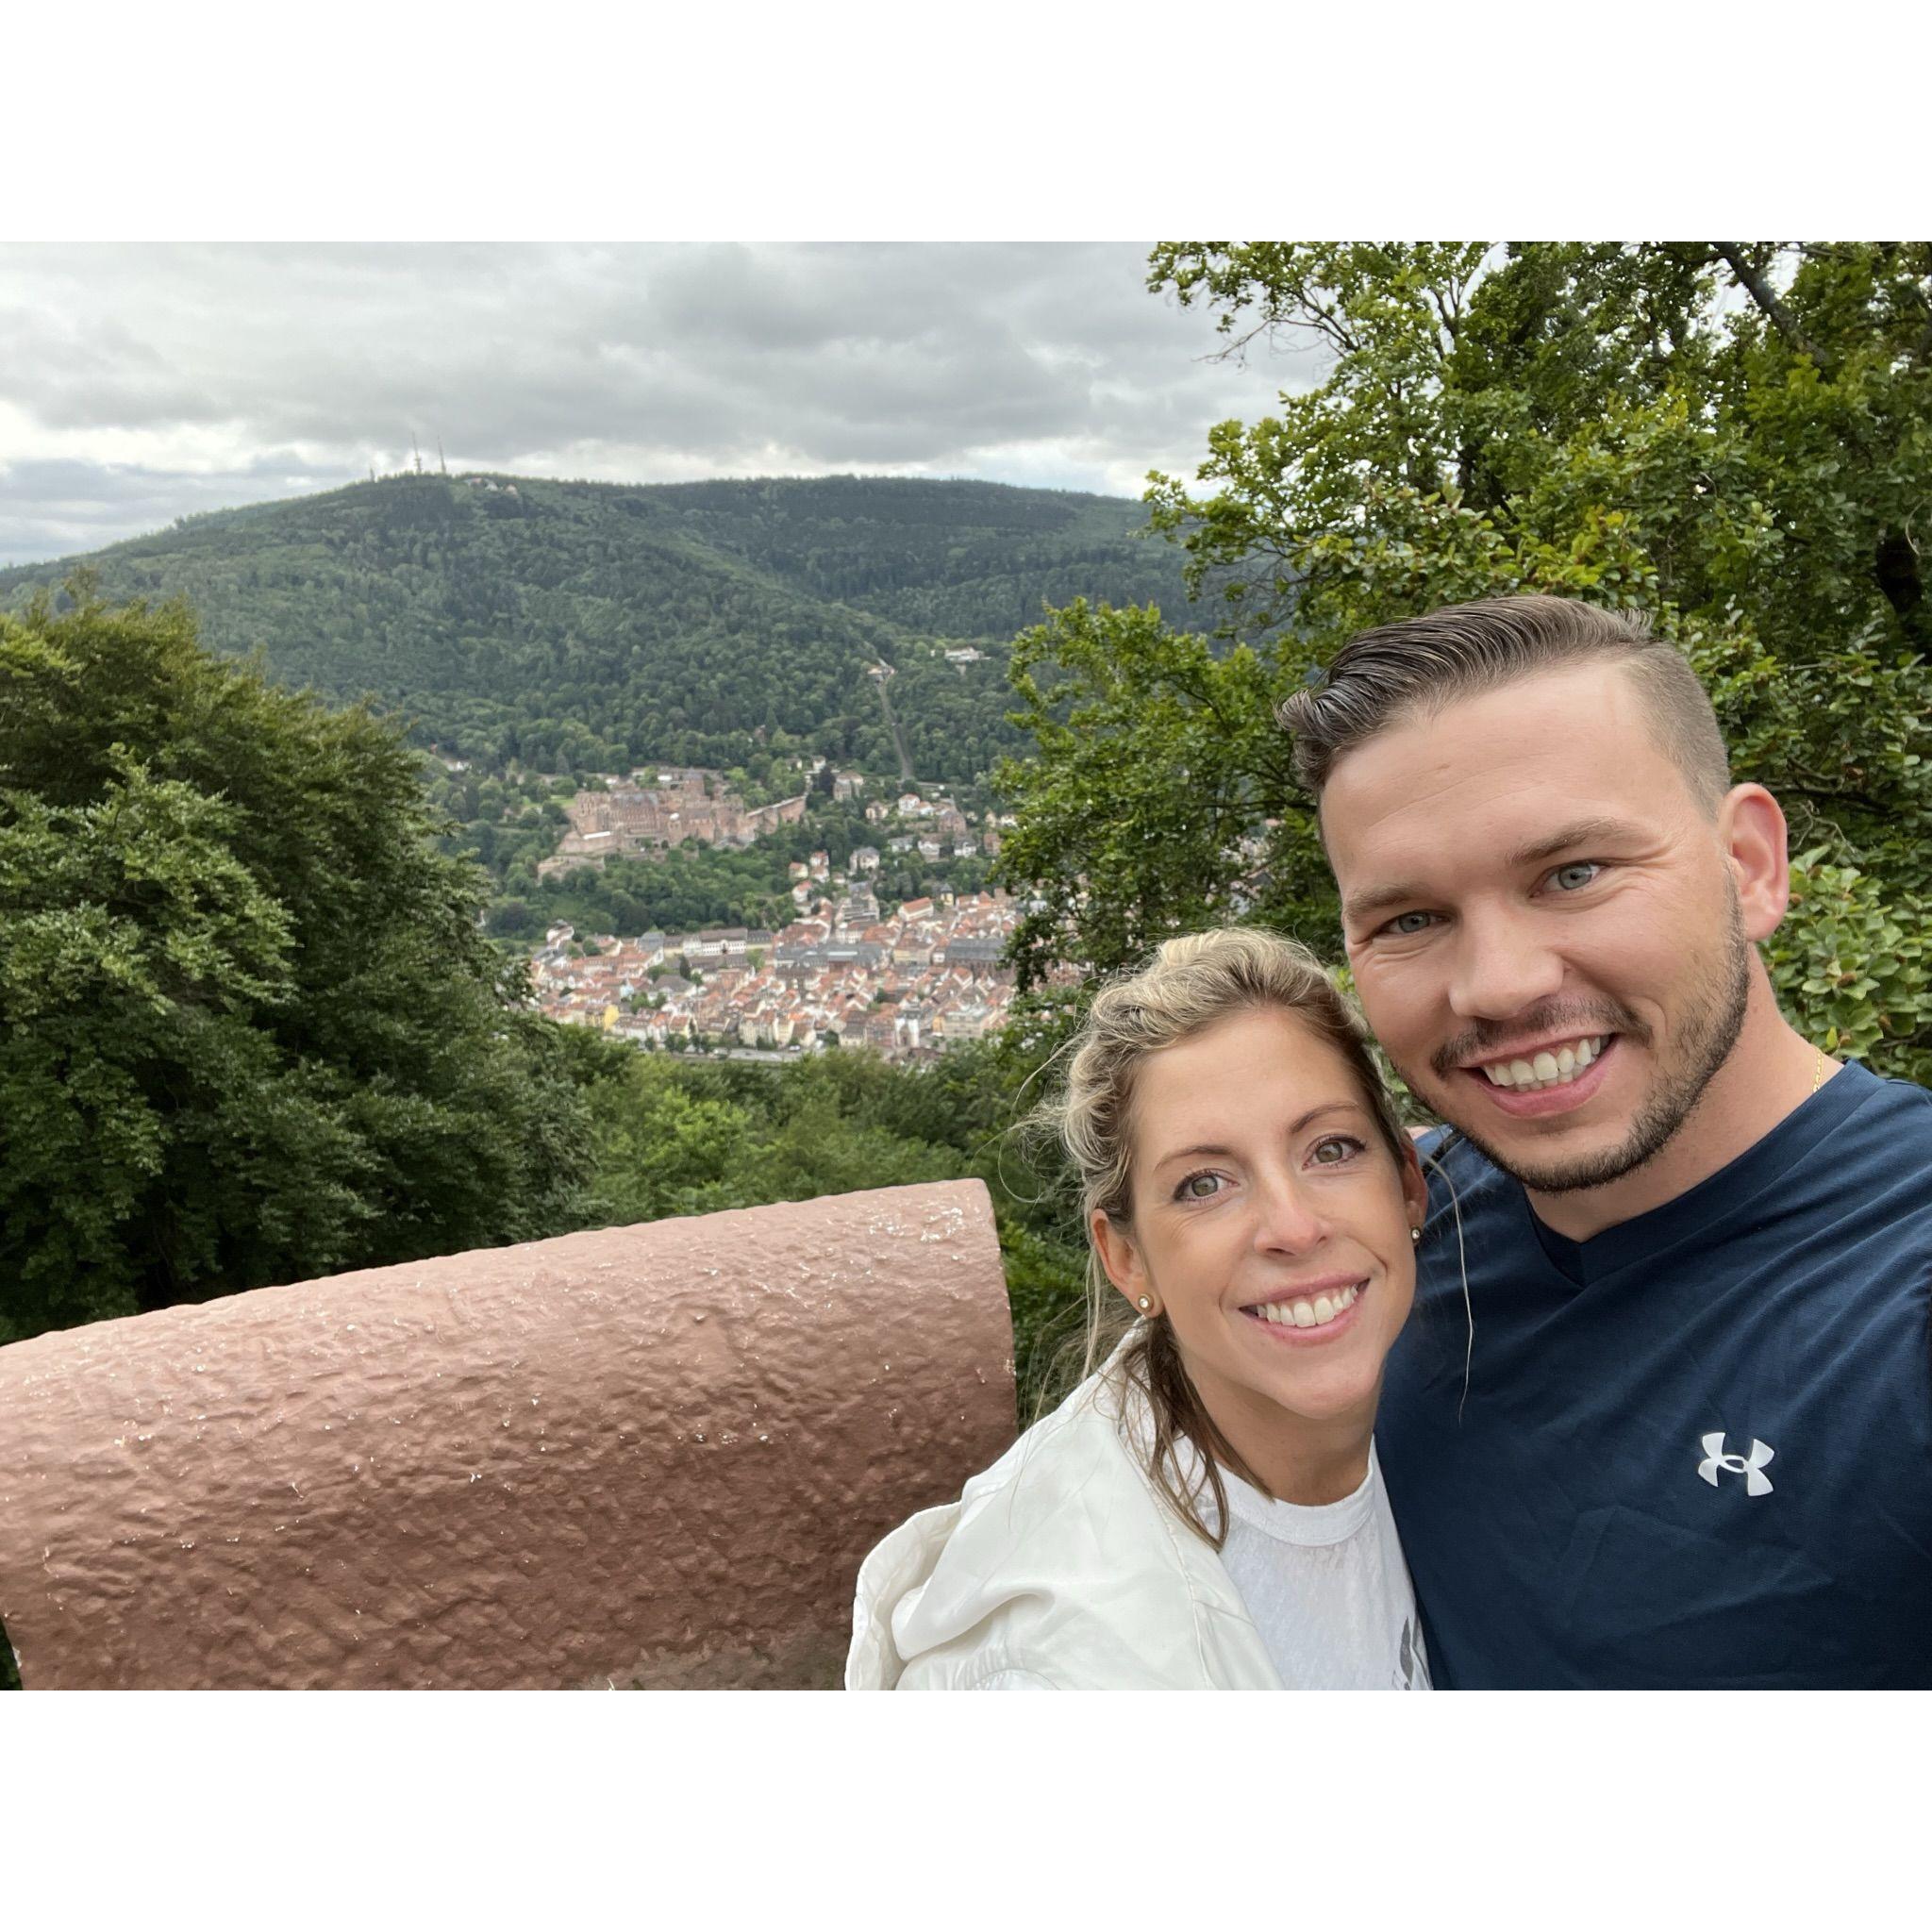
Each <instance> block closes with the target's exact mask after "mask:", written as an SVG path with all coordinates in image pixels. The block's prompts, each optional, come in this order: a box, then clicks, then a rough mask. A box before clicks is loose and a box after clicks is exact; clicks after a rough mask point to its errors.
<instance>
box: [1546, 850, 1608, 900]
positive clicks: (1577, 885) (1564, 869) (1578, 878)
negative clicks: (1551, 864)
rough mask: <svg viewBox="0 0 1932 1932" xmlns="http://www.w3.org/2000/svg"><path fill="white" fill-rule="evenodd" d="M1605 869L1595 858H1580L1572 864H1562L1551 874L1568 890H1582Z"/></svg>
mask: <svg viewBox="0 0 1932 1932" xmlns="http://www.w3.org/2000/svg"><path fill="white" fill-rule="evenodd" d="M1602 870H1603V867H1602V866H1600V865H1599V864H1598V863H1597V862H1596V860H1595V859H1593V858H1579V859H1577V860H1576V861H1575V862H1574V864H1572V865H1561V866H1558V867H1557V870H1556V871H1555V872H1554V873H1552V874H1550V876H1551V878H1552V879H1553V880H1554V881H1555V883H1556V884H1557V885H1558V886H1559V887H1561V888H1562V890H1563V891H1566V892H1575V891H1581V890H1582V889H1583V888H1584V887H1585V886H1587V885H1589V884H1590V882H1591V880H1592V879H1593V878H1595V877H1596V875H1597V874H1598V873H1600V872H1601V871H1602Z"/></svg>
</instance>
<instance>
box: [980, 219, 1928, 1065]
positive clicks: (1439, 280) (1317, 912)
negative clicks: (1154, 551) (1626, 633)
mask: <svg viewBox="0 0 1932 1932" xmlns="http://www.w3.org/2000/svg"><path fill="white" fill-rule="evenodd" d="M1150 270H1151V272H1150V275H1149V282H1150V286H1151V287H1153V288H1155V289H1157V290H1167V291H1172V292H1173V293H1174V295H1175V296H1176V297H1177V298H1178V299H1179V301H1181V302H1182V303H1183V304H1184V305H1191V304H1196V303H1200V304H1206V305H1208V306H1209V307H1211V308H1214V309H1215V310H1216V311H1217V312H1218V315H1219V325H1220V327H1221V328H1222V329H1223V331H1224V333H1225V334H1226V335H1227V337H1228V339H1229V352H1230V353H1245V352H1246V351H1247V350H1248V349H1249V348H1250V347H1252V346H1254V345H1256V344H1257V343H1260V342H1264V341H1269V340H1270V339H1273V338H1274V337H1277V336H1283V335H1286V336H1291V337H1298V338H1301V339H1303V340H1307V341H1316V342H1318V343H1319V344H1320V345H1321V346H1322V348H1323V349H1324V352H1325V355H1326V358H1327V373H1326V375H1325V377H1324V380H1322V381H1321V382H1320V383H1319V384H1317V385H1316V386H1315V387H1314V388H1312V389H1310V390H1307V391H1303V392H1296V393H1289V394H1284V395H1283V396H1282V397H1281V398H1280V408H1279V410H1278V412H1277V413H1274V414H1272V415H1269V416H1267V417H1264V418H1263V419H1261V420H1260V421H1258V422H1256V423H1254V424H1249V425H1242V424H1240V423H1232V422H1231V423H1224V424H1222V425H1220V426H1219V427H1217V428H1216V429H1215V430H1213V431H1212V432H1211V434H1210V437H1209V441H1208V457H1207V458H1206V460H1205V461H1204V462H1203V463H1202V465H1201V466H1200V470H1199V472H1198V475H1197V476H1196V478H1195V483H1194V485H1193V486H1192V487H1191V486H1189V485H1188V484H1186V483H1184V482H1182V481H1180V480H1177V479H1175V478H1172V477H1163V476H1157V477H1156V478H1154V479H1153V485H1152V488H1151V489H1150V491H1149V496H1148V500H1149V503H1150V505H1151V508H1152V510H1153V516H1154V522H1155V524H1156V525H1157V526H1158V527H1159V528H1162V529H1164V530H1166V531H1168V532H1169V533H1170V534H1172V535H1174V537H1176V538H1178V539H1179V540H1180V541H1182V542H1183V543H1184V545H1185V547H1186V551H1187V558H1188V575H1189V581H1190V586H1191V591H1193V592H1194V593H1195V595H1196V596H1197V597H1198V598H1200V599H1202V600H1203V601H1204V602H1205V603H1206V604H1207V605H1208V607H1209V608H1211V609H1213V610H1214V611H1215V612H1216V614H1217V617H1218V623H1217V625H1216V626H1215V628H1216V635H1217V641H1216V644H1215V646H1214V647H1213V648H1212V649H1210V650H1203V649H1202V648H1201V647H1200V646H1199V645H1197V644H1196V643H1195V642H1193V641H1191V640H1189V639H1186V638H1183V637H1178V636H1175V635H1174V634H1173V633H1172V632H1171V631H1168V630H1165V629H1164V628H1163V627H1162V626H1161V625H1160V624H1159V623H1158V620H1157V618H1156V616H1155V614H1154V613H1153V612H1152V611H1150V610H1124V611H1119V610H1117V611H1108V610H1106V609H1104V608H1103V609H1102V610H1099V611H1097V612H1096V611H1091V610H1087V609H1084V608H1082V607H1080V606H1077V605H1076V606H1074V607H1073V608H1070V609H1067V610H1062V611H1059V612H1058V613H1056V614H1054V615H1053V616H1052V617H1050V619H1049V621H1048V623H1046V624H1045V625H1041V626H1040V627H1039V628H1037V629H1035V630H1034V631H1031V632H1029V633H1027V634H1026V635H1025V636H1024V637H1023V638H1022V639H1021V640H1020V642H1019V644H1018V645H1017V647H1016V649H1015V653H1014V658H1013V682H1014V685H1015V688H1016V690H1017V691H1018V692H1019V694H1020V698H1021V704H1022V709H1021V711H1020V712H1019V713H1018V714H1017V716H1018V722H1020V723H1021V724H1024V726H1025V727H1026V728H1027V729H1028V730H1029V731H1031V732H1032V734H1033V736H1034V737H1035V740H1036V741H1037V742H1038V743H1039V745H1040V747H1041V755H1040V757H1039V758H1037V759H1034V760H1030V761H1022V760H1011V761H1009V762H1008V764H1007V765H1005V766H1004V767H1003V768H1002V774H1001V776H1002V782H1003V784H1004V786H1005V789H1006V791H1007V792H1008V796H1009V798H1010V799H1011V800H1012V801H1013V803H1014V805H1015V808H1016V809H1017V810H1018V811H1019V813H1020V816H1021V821H1022V823H1021V827H1020V829H1019V831H1018V832H1016V833H1015V834H1014V836H1013V837H1012V838H1010V839H1009V840H1008V843H1007V845H1006V848H1005V850H1004V852H1003V853H1002V855H1001V858H1000V863H999V874H1000V876H1002V877H1003V878H1004V880H1005V881H1006V882H1007V883H1008V884H1009V885H1011V886H1013V887H1014V888H1015V889H1016V890H1018V891H1023V892H1027V893H1029V894H1032V895H1034V896H1035V897H1036V898H1037V900H1038V901H1039V902H1041V909H1039V910H1037V911H1036V912H1035V913H1034V914H1033V915H1032V916H1031V917H1030V918H1029V920H1028V922H1027V925H1026V927H1025V928H1024V930H1023V933H1022V934H1021V937H1020V949H1019V958H1020V962H1021V966H1022V970H1023V972H1024V974H1026V975H1027V976H1028V978H1029V979H1030V980H1036V981H1037V980H1039V979H1040V978H1041V976H1042V975H1043V974H1044V972H1045V970H1046V968H1047V966H1048V965H1049V964H1050V963H1051V962H1052V961H1054V960H1056V959H1064V960H1070V961H1072V962H1074V963H1075V964H1077V965H1080V966H1082V967H1086V968H1090V969H1091V968H1108V967H1112V966H1114V965H1117V964H1119V963H1121V962H1122V961H1124V960H1125V959H1128V958H1134V957H1136V956H1137V955H1138V954H1139V953H1140V952H1141V951H1142V950H1144V947H1145V946H1146V944H1147V943H1148V942H1150V941H1152V940H1153V939H1155V938H1158V936H1159V935H1160V933H1161V932H1163V931H1167V930H1174V929H1176V928H1177V927H1179V926H1182V925H1186V924H1199V923H1201V922H1202V921H1204V920H1208V919H1223V918H1229V917H1238V916H1242V915H1247V916H1252V917H1256V918H1260V919H1266V920H1268V921H1269V922H1270V923H1272V924H1279V925H1282V926H1285V927H1286V928H1287V929H1289V930H1291V931H1294V932H1296V933H1297V934H1298V935H1299V936H1301V937H1303V938H1306V939H1308V940H1310V941H1312V942H1314V943H1316V944H1317V945H1319V946H1320V947H1322V948H1323V949H1324V951H1328V952H1331V953H1332V952H1333V951H1334V950H1335V948H1336V921H1335V916H1334V900H1333V892H1332V888H1331V886H1330V884H1329V882H1328V879H1327V874H1326V870H1325V867H1324V865H1323V863H1322V858H1321V853H1320V849H1319V844H1318V841H1317V839H1316V834H1315V828H1314V825H1313V822H1312V819H1311V817H1310V814H1309V812H1308V810H1307V802H1306V800H1304V799H1303V798H1302V797H1301V796H1300V795H1299V794H1298V792H1297V791H1295V789H1294V788H1293V786H1292V785H1291V782H1290V781H1289V778H1288V774H1287V766H1286V762H1285V759H1284V758H1283V757H1282V752H1283V750H1284V747H1283V746H1282V744H1281V743H1280V741H1279V735H1278V734H1274V733H1273V732H1272V731H1271V730H1270V729H1268V728H1267V727H1266V726H1265V724H1262V723H1261V722H1260V721H1262V720H1264V719H1265V717H1266V715H1267V712H1268V711H1269V710H1270V709H1271V708H1272V706H1273V704H1274V703H1276V702H1278V701H1279V699H1280V698H1281V697H1282V696H1283V695H1285V694H1286V693H1287V692H1288V691H1291V690H1292V689H1294V688H1295V686H1296V685H1297V684H1298V683H1300V682H1301V681H1303V680H1304V679H1307V678H1310V677H1315V676H1319V675H1320V673H1321V667H1322V666H1323V665H1324V664H1325V663H1326V662H1327V660H1328V659H1329V658H1330V657H1332V655H1333V654H1334V652H1335V650H1336V649H1337V648H1339V646H1340V645H1341V642H1342V641H1344V640H1345V639H1346V638H1347V637H1348V636H1349V635H1350V634H1352V633H1353V632H1355V631H1357V630H1358V629H1361V628H1363V627H1365V626H1367V625H1374V624H1379V623H1386V622H1389V621H1391V620H1392V619H1395V618H1398V617H1403V616H1407V615H1412V614H1414V613H1416V612H1418V611H1421V610H1424V609H1427V608H1432V607H1433V606H1436V605H1439V604H1445V603H1453V602H1458V601H1461V600H1463V599H1467V598H1472V597H1478V596H1489V595H1497V594H1507V593H1510V592H1514V591H1552V592H1556V593H1557V594H1559V595H1565V596H1574V597H1580V598H1583V599H1586V600H1589V601H1591V602H1595V603H1599V604H1603V605H1607V606H1612V607H1617V608H1630V609H1635V610H1640V611H1641V612H1643V613H1644V614H1645V615H1646V616H1647V617H1648V618H1649V619H1650V621H1651V622H1652V624H1653V625H1655V626H1656V628H1657V630H1658V631H1659V632H1660V633H1661V634H1663V635H1665V636H1667V637H1669V638H1671V639H1673V640H1674V641H1676V642H1677V643H1678V644H1679V645H1680V646H1681V647H1682V648H1683V649H1684V651H1685V652H1686V653H1687V655H1688V656H1689V658H1690V659H1691V662H1692V664H1693V665H1694V666H1695V668H1696V669H1697V671H1698V672H1699V674H1700V675H1701V676H1702V677H1703V678H1704V680H1705V683H1706V685H1707V689H1708V690H1709V691H1710V692H1711V694H1712V698H1713V701H1714V703H1715V704H1716V707H1717V709H1718V714H1719V718H1720V721H1721V723H1722V724H1723V726H1724V732H1725V736H1726V738H1727V740H1728V741H1729V743H1730V745H1731V748H1732V752H1733V758H1734V765H1735V768H1736V770H1737V772H1738V774H1739V775H1740V777H1750V778H1755V779H1757V780H1759V781H1761V782H1762V783H1764V784H1767V785H1769V786H1770V787H1771V789H1772V790H1773V791H1774V792H1775V793H1776V794H1777V795H1778V797H1779V799H1780V800H1781V802H1782V803H1783V804H1784V806H1785V808H1786V810H1787V812H1788V814H1789V815H1790V819H1791V821H1792V828H1793V835H1794V846H1795V848H1796V849H1797V851H1798V853H1799V858H1800V861H1801V862H1800V864H1799V867H1798V876H1797V893H1796V908H1795V911H1794V915H1793V918H1792V920H1791V922H1790V925H1789V926H1788V928H1787V930H1786V931H1785V932H1784V933H1782V934H1781V935H1780V936H1779V939H1778V941H1777V942H1776V943H1775V944H1774V946H1773V947H1771V948H1769V949H1767V958H1768V959H1769V961H1770V964H1771V967H1772V971H1773V974H1774V979H1775V981H1776V983H1777V985H1778V988H1779V991H1780V992H1781V994H1782V995H1783V996H1784V998H1785V999H1786V1000H1787V1002H1788V1004H1789V1006H1790V1009H1791V1010H1792V1012H1793V1013H1794V1015H1795V1016H1796V1017H1797V1018H1798V1020H1799V1022H1800V1024H1803V1025H1804V1026H1806V1027H1807V1029H1808V1030H1809V1031H1810V1032H1811V1033H1812V1035H1813V1036H1814V1037H1815V1038H1817V1039H1819V1040H1820V1041H1821V1042H1822V1043H1824V1044H1825V1045H1827V1046H1829V1047H1832V1048H1834V1049H1835V1050H1841V1051H1846V1052H1854V1053H1857V1054H1859V1055H1861V1056H1862V1057H1864V1058H1867V1059H1868V1060H1869V1061H1870V1062H1871V1064H1872V1065H1874V1067H1876V1068H1879V1069H1881V1070H1882V1071H1886V1072H1890V1073H1899V1074H1907V1075H1908V1076H1910V1077H1915V1078H1920V1079H1924V1078H1926V1077H1927V1076H1928V1075H1932V976H1928V971H1927V967H1926V964H1925V961H1924V956H1923V954H1922V953H1920V952H1918V951H1916V950H1915V949H1913V948H1912V947H1910V946H1908V945H1906V944H1903V943H1894V942H1893V941H1890V940H1888V939H1887V937H1886V935H1887V934H1888V933H1889V932H1893V931H1896V932H1897V933H1899V934H1901V935H1910V934H1913V933H1915V932H1916V930H1917V925H1916V920H1917V918H1918V913H1919V908H1921V907H1922V906H1923V904H1924V899H1925V898H1926V897H1927V896H1928V887H1932V881H1928V877H1927V861H1926V859H1925V858H1924V853H1925V851H1926V849H1927V848H1926V840H1927V834H1928V833H1932V789H1928V777H1927V772H1928V765H1927V762H1926V760H1927V754H1928V749H1932V747H1928V744H1927V737H1928V717H1932V688H1928V685H1932V680H1928V675H1927V670H1926V665H1925V659H1924V647H1925V643H1926V640H1927V636H1928V630H1927V625H1928V623H1932V608H1928V606H1927V604H1926V601H1925V594H1924V571H1923V564H1922V555H1921V553H1922V545H1923V541H1924V529H1925V527H1926V519H1927V513H1928V510H1932V245H1928V244H1925V243H1918V242H1913V243H1860V244H1830V243H1825V244H1810V243H1807V244H1801V245H1793V246H1780V245H1776V244H1771V243H1737V242H1697V243H1676V244H1641V245H1634V246H1618V245H1605V246H1597V245H1583V244H1545V243H1532V244H1519V245H1511V246H1507V247H1492V246H1491V245H1490V244H1486V243H1471V244H1458V245H1424V246H1398V245H1367V244H1347V245H1344V244H1333V245H1331V244H1302V243H1292V242H1261V243H1241V244H1236V243H1226V242H1175V243H1166V244H1163V245H1162V246H1161V247H1159V248H1158V249H1157V250H1156V251H1155V253H1154V256H1153V258H1152V260H1151V265H1150ZM1149 720H1154V721H1158V723H1155V724H1149V723H1148V722H1147V721H1149ZM1204 806H1205V807H1206V809H1205V810H1204V809H1203V807H1204Z"/></svg>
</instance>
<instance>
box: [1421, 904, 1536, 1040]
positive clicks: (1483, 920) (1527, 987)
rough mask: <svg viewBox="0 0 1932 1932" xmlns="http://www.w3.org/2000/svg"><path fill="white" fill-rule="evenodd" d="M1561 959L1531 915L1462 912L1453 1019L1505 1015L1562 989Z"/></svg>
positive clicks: (1501, 1017)
mask: <svg viewBox="0 0 1932 1932" xmlns="http://www.w3.org/2000/svg"><path fill="white" fill-rule="evenodd" d="M1562 986H1563V961H1562V960H1561V958H1558V956H1557V953H1556V952H1555V951H1554V950H1553V949H1552V948H1551V947H1550V946H1549V945H1548V944H1547V943H1546V942H1545V941H1543V939H1542V938H1541V935H1540V934H1539V932H1538V930H1537V924H1536V922H1535V921H1534V920H1532V919H1523V918H1514V917H1511V916H1510V915H1508V914H1507V913H1501V912H1495V913H1487V914H1482V915H1478V916H1467V915H1466V916H1465V917H1464V919H1463V922H1462V928H1461V930H1460V931H1459V932H1458V933H1457V935H1456V962H1455V970H1454V976H1453V978H1452V980H1451V982H1450V987H1449V1005H1450V1008H1451V1009H1452V1010H1453V1011H1454V1012H1455V1014H1456V1016H1457V1019H1459V1020H1507V1019H1510V1018H1512V1017H1513V1016H1514V1015H1516V1014H1518V1013H1520V1012H1522V1011H1523V1010H1524V1008H1525V1007H1533V1006H1535V1005H1536V1004H1537V1002H1538V1001H1540V1000H1547V999H1553V998H1555V996H1556V995H1557V993H1558V992H1559V991H1561V990H1562Z"/></svg>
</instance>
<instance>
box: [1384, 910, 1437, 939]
mask: <svg viewBox="0 0 1932 1932" xmlns="http://www.w3.org/2000/svg"><path fill="white" fill-rule="evenodd" d="M1430 917H1431V915H1430V914H1428V913H1426V912H1398V913H1397V914H1396V915H1395V917H1394V918H1393V919H1391V921H1390V922H1389V930H1390V931H1391V932H1392V933H1394V934H1396V935H1397V936H1398V937H1399V938H1402V939H1406V940H1407V939H1413V938H1414V937H1415V935H1416V934H1417V933H1419V932H1426V931H1427V930H1428V924H1429V919H1430ZM1411 921H1414V922H1415V923H1414V924H1410V922H1411Z"/></svg>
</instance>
